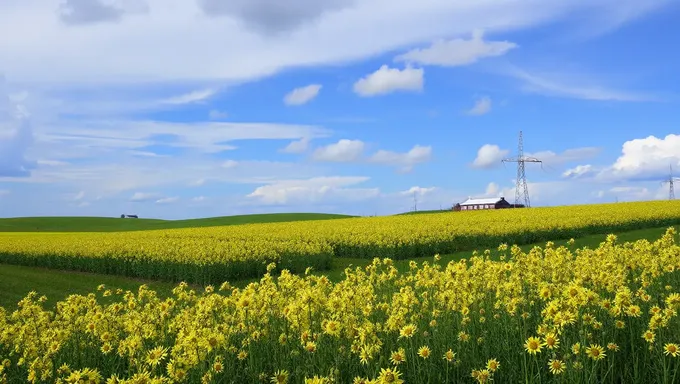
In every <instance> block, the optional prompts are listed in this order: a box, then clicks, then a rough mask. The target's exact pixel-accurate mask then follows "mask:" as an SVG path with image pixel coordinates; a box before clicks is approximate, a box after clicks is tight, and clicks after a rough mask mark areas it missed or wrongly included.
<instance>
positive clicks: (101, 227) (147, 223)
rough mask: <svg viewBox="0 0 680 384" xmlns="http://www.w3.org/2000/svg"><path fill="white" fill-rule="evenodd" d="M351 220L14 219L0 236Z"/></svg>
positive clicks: (274, 216) (275, 216) (285, 216)
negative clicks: (12, 233) (31, 233)
mask: <svg viewBox="0 0 680 384" xmlns="http://www.w3.org/2000/svg"><path fill="white" fill-rule="evenodd" d="M349 217H353V216H348V215H337V214H326V213H271V214H256V215H238V216H222V217H209V218H203V219H190V220H159V219H145V218H139V219H127V218H126V219H121V218H120V217H78V216H73V217H71V216H68V217H17V218H6V219H0V232H115V231H143V230H150V229H174V228H198V227H215V226H223V225H238V224H258V223H276V222H288V221H304V220H331V219H343V218H349Z"/></svg>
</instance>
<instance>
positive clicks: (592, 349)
mask: <svg viewBox="0 0 680 384" xmlns="http://www.w3.org/2000/svg"><path fill="white" fill-rule="evenodd" d="M586 354H587V355H588V357H590V358H591V359H593V360H595V361H597V360H602V359H604V358H605V357H606V356H607V355H606V354H605V353H604V348H602V346H600V345H598V344H591V345H590V346H589V347H588V348H586Z"/></svg>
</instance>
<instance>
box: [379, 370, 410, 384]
mask: <svg viewBox="0 0 680 384" xmlns="http://www.w3.org/2000/svg"><path fill="white" fill-rule="evenodd" d="M400 375H401V374H400V373H399V371H397V370H396V369H391V368H387V369H385V368H382V369H381V370H380V375H379V376H378V383H380V384H383V383H385V384H387V383H394V384H401V383H403V382H404V380H402V379H400V378H399V376H400Z"/></svg>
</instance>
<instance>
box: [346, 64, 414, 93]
mask: <svg viewBox="0 0 680 384" xmlns="http://www.w3.org/2000/svg"><path fill="white" fill-rule="evenodd" d="M423 83H424V70H423V69H422V68H412V67H406V68H404V69H398V68H390V67H388V66H387V65H382V66H381V67H380V68H379V69H378V70H376V71H375V72H373V73H371V74H369V75H366V76H365V77H363V78H361V79H359V80H357V81H356V82H355V83H354V92H355V93H356V94H358V95H359V96H362V97H371V96H379V95H385V94H388V93H392V92H397V91H407V92H414V91H415V92H420V91H422V90H423Z"/></svg>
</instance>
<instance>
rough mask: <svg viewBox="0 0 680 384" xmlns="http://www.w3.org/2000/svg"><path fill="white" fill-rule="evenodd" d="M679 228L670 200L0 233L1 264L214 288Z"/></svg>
mask: <svg viewBox="0 0 680 384" xmlns="http://www.w3.org/2000/svg"><path fill="white" fill-rule="evenodd" d="M677 223H680V204H678V202H676V201H653V202H642V203H618V204H602V205H582V206H569V207H554V208H531V209H504V210H498V211H471V212H446V213H434V214H419V215H401V216H387V217H371V218H351V219H340V220H325V221H306V222H295V223H271V224H248V225H239V226H226V227H211V228H190V229H172V230H154V231H140V232H118V233H0V263H10V264H21V265H29V266H43V267H49V268H58V269H71V270H79V271H89V272H103V273H109V274H118V275H124V276H131V277H143V278H151V279H163V280H171V281H187V282H190V283H202V284H208V283H219V282H221V281H224V280H229V279H240V278H248V277H259V276H262V275H263V274H264V272H265V268H266V265H267V264H268V263H270V262H275V263H277V265H278V267H279V268H286V269H289V270H290V271H292V272H295V273H297V272H302V271H304V270H305V269H306V268H307V267H313V268H314V269H315V270H317V271H320V270H324V269H327V268H328V267H329V265H330V260H331V257H333V256H335V257H355V258H367V259H372V258H374V257H379V258H384V257H389V258H392V259H394V260H399V259H407V258H413V257H418V256H427V257H430V256H432V255H434V254H436V253H440V254H448V253H453V252H457V251H467V250H473V249H478V248H484V247H495V246H496V245H498V244H500V243H516V244H529V243H534V242H540V241H548V240H557V239H560V238H562V239H567V238H570V237H580V236H583V235H586V234H591V233H608V232H614V231H621V230H630V229H638V228H643V227H660V226H666V225H674V224H677Z"/></svg>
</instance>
